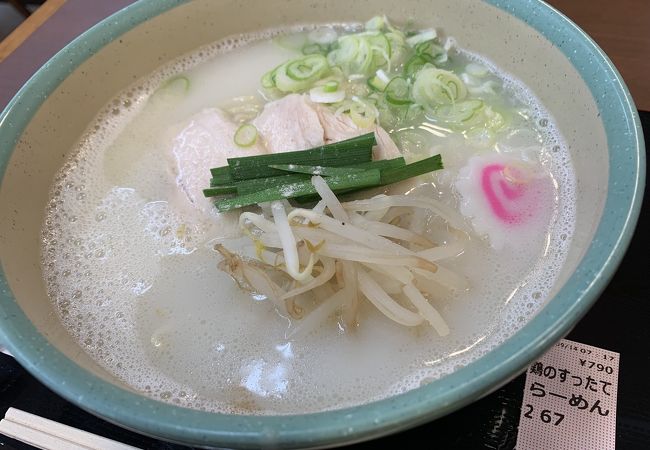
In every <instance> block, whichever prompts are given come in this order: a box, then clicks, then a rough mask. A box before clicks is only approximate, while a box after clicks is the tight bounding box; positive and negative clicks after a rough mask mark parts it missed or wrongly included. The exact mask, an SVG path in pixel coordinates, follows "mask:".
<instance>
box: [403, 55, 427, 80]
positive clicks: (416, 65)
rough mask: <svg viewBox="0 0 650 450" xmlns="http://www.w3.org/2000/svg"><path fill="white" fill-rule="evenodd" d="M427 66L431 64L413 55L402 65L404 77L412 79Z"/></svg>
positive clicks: (419, 56) (421, 57)
mask: <svg viewBox="0 0 650 450" xmlns="http://www.w3.org/2000/svg"><path fill="white" fill-rule="evenodd" d="M427 64H431V62H430V61H428V60H427V59H426V58H424V57H423V56H421V55H414V56H412V57H411V58H410V59H409V60H408V61H406V64H404V75H406V76H407V77H409V78H413V77H415V75H417V73H418V72H419V71H420V70H422V69H423V68H424V67H425V66H426V65H427Z"/></svg>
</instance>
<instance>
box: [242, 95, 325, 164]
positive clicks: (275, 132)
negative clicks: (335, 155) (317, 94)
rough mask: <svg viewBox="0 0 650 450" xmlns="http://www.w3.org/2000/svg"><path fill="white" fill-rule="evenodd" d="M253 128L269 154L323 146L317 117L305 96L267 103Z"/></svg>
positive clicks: (292, 96)
mask: <svg viewBox="0 0 650 450" xmlns="http://www.w3.org/2000/svg"><path fill="white" fill-rule="evenodd" d="M253 125H255V127H256V128H257V130H258V131H259V133H260V134H261V135H262V136H263V138H264V142H265V143H266V148H267V149H268V151H269V152H271V153H279V152H288V151H294V150H306V149H309V148H312V147H317V146H319V145H323V144H324V143H325V141H324V130H323V126H322V125H321V122H320V120H319V119H318V114H317V113H316V110H315V109H314V107H313V105H312V104H311V102H310V101H309V99H308V98H307V97H306V96H304V95H298V94H290V95H287V96H286V97H283V98H281V99H280V100H276V101H274V102H271V103H267V104H266V105H265V106H264V110H263V111H262V113H261V114H260V115H259V116H258V117H257V118H256V119H255V120H254V121H253Z"/></svg>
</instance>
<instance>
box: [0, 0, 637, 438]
mask: <svg viewBox="0 0 650 450" xmlns="http://www.w3.org/2000/svg"><path fill="white" fill-rule="evenodd" d="M375 14H387V15H388V16H389V17H391V18H393V19H394V20H396V21H404V20H406V19H409V18H416V19H417V21H418V22H419V23H421V24H423V25H428V26H436V27H442V28H444V30H445V31H446V32H447V33H448V34H450V35H453V36H455V37H457V39H458V42H459V44H460V46H462V47H465V48H467V49H470V50H472V51H475V52H478V53H481V54H484V55H486V56H488V57H489V58H490V59H492V60H493V61H494V62H495V63H496V64H497V65H499V66H500V67H502V68H503V69H505V70H506V71H508V72H510V73H512V74H514V75H515V76H516V77H518V78H519V79H521V80H522V81H523V82H525V83H526V84H527V85H528V86H530V87H531V88H532V89H533V90H534V92H535V93H536V94H537V95H538V97H539V98H541V99H542V101H543V102H544V104H545V105H546V107H547V108H548V110H549V111H550V112H551V114H552V115H553V116H554V117H555V119H556V121H557V124H558V125H559V128H560V131H561V132H562V134H563V135H564V137H565V138H566V141H567V143H568V145H569V147H570V150H571V156H572V158H573V163H574V166H575V169H576V172H577V179H578V191H577V224H576V230H577V232H576V235H575V237H574V239H573V244H572V246H571V249H570V252H569V256H568V259H567V262H566V264H565V267H564V270H563V275H562V277H561V279H560V280H559V281H558V283H557V285H556V286H555V287H554V290H553V292H554V293H555V295H554V297H553V298H552V299H551V300H550V301H549V302H548V304H547V305H546V306H545V307H544V308H543V309H542V311H541V312H540V313H539V314H538V315H537V316H536V317H535V318H534V319H533V320H532V321H531V322H530V323H528V324H527V325H526V326H525V327H524V328H523V329H522V330H521V331H519V332H518V333H517V334H516V335H514V336H513V337H512V338H511V339H509V340H508V341H506V342H505V343H504V344H503V345H501V346H500V347H498V348H497V349H495V350H494V351H492V352H490V353H488V354H486V355H485V356H483V357H482V358H480V359H479V360H477V361H475V362H474V363H472V364H470V365H468V366H466V367H463V368H462V369H460V370H457V371H456V372H455V373H453V374H451V375H448V376H446V377H444V378H442V379H440V380H438V381H434V382H432V383H431V384H428V385H426V386H424V387H421V388H419V389H416V390H414V391H411V392H408V393H406V394H403V395H399V396H396V397H392V398H389V399H386V400H383V401H379V402H375V403H371V404H368V405H365V406H359V407H355V408H350V409H345V410H338V411H331V412H325V413H318V414H309V415H301V416H291V417H287V416H285V417H255V416H227V415H220V414H211V413H206V412H200V411H194V410H189V409H182V408H179V407H174V406H171V405H168V404H164V403H160V402H157V401H154V400H150V399H148V398H145V397H143V396H142V395H139V394H138V393H135V392H133V391H132V390H130V389H128V388H127V387H126V386H125V385H124V384H122V383H121V382H120V381H118V380H116V379H115V378H114V377H113V376H111V375H110V374H109V373H107V372H106V371H105V370H103V369H102V368H101V367H100V366H99V365H97V364H96V363H95V362H93V361H92V360H91V359H90V358H89V357H87V356H86V354H85V353H84V352H83V351H82V350H81V348H80V347H79V346H78V345H77V344H76V343H74V342H73V341H72V340H71V339H70V338H69V337H68V335H67V333H66V332H65V330H64V329H63V328H62V326H61V325H60V323H59V321H58V319H57V316H56V314H54V311H53V310H52V306H51V305H50V302H49V301H48V298H47V296H46V293H45V289H44V283H43V280H42V277H41V268H40V265H39V243H40V239H39V233H40V228H41V223H42V220H43V214H44V210H45V202H46V200H47V197H48V188H49V186H50V183H51V181H52V178H53V175H54V173H55V172H56V171H57V169H58V168H59V167H60V166H61V164H62V162H63V161H64V160H65V158H66V156H67V154H68V152H69V151H70V149H71V148H72V146H73V145H74V143H75V141H76V140H77V139H78V138H79V136H80V135H81V134H82V132H83V130H84V129H85V128H86V126H87V125H88V124H89V122H90V120H91V119H92V118H93V116H94V115H95V114H96V112H97V111H98V110H99V108H100V107H101V106H102V105H103V104H104V103H105V102H106V101H107V100H108V99H109V98H111V97H112V96H113V95H114V94H115V93H116V92H117V91H119V90H121V89H122V88H124V87H126V86H127V85H128V84H130V83H132V82H133V81H134V80H135V79H137V78H139V77H141V76H143V75H146V74H147V73H149V72H151V71H152V70H154V69H155V68H156V67H157V66H159V65H160V64H161V63H162V62H164V61H168V60H170V59H172V58H174V57H176V56H178V55H181V54H183V53H185V52H187V51H190V50H192V49H194V48H196V47H198V46H200V45H202V44H206V43H209V42H211V41H215V40H217V39H219V38H222V37H224V36H226V35H230V34H234V33H241V32H247V31H252V30H259V29H263V28H269V27H278V26H282V25H291V24H297V23H314V22H321V23H322V22H330V21H350V20H359V21H364V20H366V19H367V18H368V17H370V16H372V15H375ZM0 146H1V148H0V164H1V167H2V172H3V174H4V176H3V178H2V187H1V191H0V251H1V254H2V271H3V275H2V276H0V296H1V297H0V343H2V344H3V345H4V346H6V347H8V348H9V350H10V351H11V352H12V353H13V354H14V355H15V356H16V358H17V359H18V361H20V363H21V364H22V365H24V366H25V367H26V368H27V369H28V370H29V371H30V372H31V373H32V374H34V376H36V377H37V378H38V379H40V380H41V381H42V382H43V383H45V384H46V385H47V386H49V387H50V388H52V389H53V390H54V391H56V392H57V393H59V394H60V395H62V396H63V397H65V398H67V399H68V400H70V401H72V402H73V403H76V404H77V405H79V406H81V407H83V408H84V409H86V410H88V411H90V412H92V413H94V414H96V415H98V416H101V417H104V418H106V419H108V420H110V421H112V422H115V423H118V424H121V425H123V426H125V427H127V428H131V429H134V430H138V431H140V432H142V433H145V434H148V435H152V436H157V437H160V438H163V439H168V440H172V441H178V442H184V443H188V444H195V445H219V446H227V447H249V448H255V447H260V446H274V447H310V446H329V445H336V444H341V443H344V442H353V441H359V440H364V439H370V438H373V437H377V436H381V435H385V434H388V433H391V432H395V431H397V430H400V429H404V428H407V427H412V426H415V425H417V424H421V423H423V422H425V421H429V420H432V419H435V418H437V417H440V416H442V415H444V414H447V413H449V412H451V411H453V410H455V409H458V408H460V407H461V406H463V405H466V404H468V403H470V402H472V401H474V400H476V399H477V398H479V397H481V396H482V395H484V394H486V393H487V392H489V391H490V390H492V389H494V388H495V387H497V386H499V385H501V384H503V383H505V382H506V381H508V380H509V379H510V378H512V377H513V376H515V375H516V374H517V373H519V371H521V370H522V368H524V366H525V365H526V364H527V363H528V362H529V361H531V360H532V359H534V358H535V357H536V356H538V355H540V354H541V353H542V352H543V351H544V350H545V349H547V348H548V347H549V346H550V345H552V344H553V343H554V342H555V341H557V340H558V339H559V338H561V337H562V336H563V335H565V334H566V333H567V332H568V331H569V330H570V329H571V327H572V326H573V325H574V324H575V323H576V322H577V321H578V320H579V319H580V318H581V317H582V316H583V315H584V314H585V312H586V311H587V310H588V309H589V307H590V306H591V305H592V304H593V302H594V301H595V300H596V299H597V297H598V295H599V293H600V292H601V291H602V290H603V288H604V287H605V285H606V284H607V282H608V280H609V279H610V278H611V276H612V275H613V273H614V270H615V269H616V266H617V265H618V263H619V261H620V260H621V258H622V256H623V253H624V251H625V248H626V246H627V244H628V242H629V240H630V238H631V236H632V231H633V228H634V225H635V223H636V219H637V216H638V214H639V208H640V204H641V195H642V192H643V184H644V171H645V163H644V149H643V140H642V136H641V129H640V126H639V122H638V117H637V114H636V109H635V107H634V104H633V102H632V100H631V98H630V96H629V93H628V90H627V89H626V87H625V85H624V84H623V82H622V81H621V78H620V76H619V74H618V72H617V71H616V69H615V68H614V67H613V66H612V64H611V62H610V61H609V59H607V57H606V56H605V55H604V54H603V53H602V51H601V50H600V49H599V48H598V47H597V46H596V45H595V44H594V43H593V41H592V40H591V39H590V38H589V37H588V36H586V35H585V34H584V33H583V32H582V31H581V30H580V29H579V28H577V27H576V26H575V25H574V24H573V23H571V22H570V21H569V20H567V19H566V18H565V17H563V16H562V15H561V14H559V13H558V12H557V11H555V10H553V9H552V8H550V7H549V6H547V5H545V4H544V3H542V2H539V1H535V0H508V1H500V0H491V1H485V2H482V1H470V0H402V1H400V2H395V1H387V0H357V1H354V2H349V1H346V0H336V1H327V2H324V1H317V0H305V1H297V0H293V1H287V0H247V1H237V0H196V1H190V2H184V1H173V0H144V1H141V2H139V3H137V4H135V5H133V6H131V7H129V8H126V9H125V10H123V11H121V12H119V13H117V14H115V15H114V16H112V17H110V18H108V19H106V20H105V21H104V22H102V23H100V24H99V25H97V26H95V27H93V28H92V29H91V30H89V31H88V32H86V33H85V34H84V35H82V36H81V37H79V38H78V39H76V40H75V41H74V42H73V43H72V44H70V45H68V46H67V47H66V48H65V49H63V50H62V51H61V52H60V53H58V54H57V55H56V56H55V57H54V58H52V60H50V61H49V62H48V63H47V64H46V65H45V66H44V67H43V68H42V69H41V70H39V72H38V73H36V75H35V76H34V77H33V78H32V79H31V80H29V82H28V83H27V84H26V85H25V86H24V87H23V88H22V89H21V91H20V92H19V93H18V94H17V95H16V97H15V98H14V99H13V100H12V101H11V103H10V104H9V106H8V107H7V109H6V110H5V111H4V112H3V113H2V117H1V118H0Z"/></svg>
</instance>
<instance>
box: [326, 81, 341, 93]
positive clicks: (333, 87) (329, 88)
mask: <svg viewBox="0 0 650 450" xmlns="http://www.w3.org/2000/svg"><path fill="white" fill-rule="evenodd" d="M338 88H339V82H338V81H336V80H330V81H328V82H327V83H325V84H324V85H323V91H324V92H336V91H337V90H338Z"/></svg>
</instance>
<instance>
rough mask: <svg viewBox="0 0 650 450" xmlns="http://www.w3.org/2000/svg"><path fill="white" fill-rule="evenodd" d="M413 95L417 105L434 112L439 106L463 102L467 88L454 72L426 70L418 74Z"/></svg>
mask: <svg viewBox="0 0 650 450" xmlns="http://www.w3.org/2000/svg"><path fill="white" fill-rule="evenodd" d="M412 93H413V99H414V100H415V102H416V103H418V104H419V105H422V106H424V107H425V108H428V109H430V110H432V109H435V108H436V107H437V106H439V105H449V104H453V103H455V102H457V101H459V100H463V99H464V98H465V96H466V95H467V88H466V87H465V84H464V83H463V82H462V81H461V79H460V78H458V77H457V76H456V75H455V74H454V73H453V72H450V71H448V70H442V69H435V68H425V69H422V70H420V71H419V72H418V74H417V77H416V78H415V82H414V83H413V89H412Z"/></svg>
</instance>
